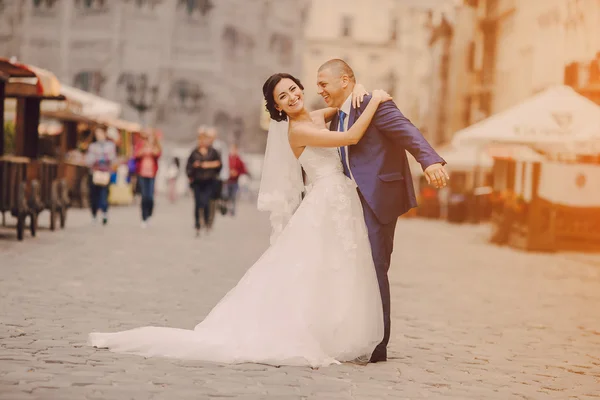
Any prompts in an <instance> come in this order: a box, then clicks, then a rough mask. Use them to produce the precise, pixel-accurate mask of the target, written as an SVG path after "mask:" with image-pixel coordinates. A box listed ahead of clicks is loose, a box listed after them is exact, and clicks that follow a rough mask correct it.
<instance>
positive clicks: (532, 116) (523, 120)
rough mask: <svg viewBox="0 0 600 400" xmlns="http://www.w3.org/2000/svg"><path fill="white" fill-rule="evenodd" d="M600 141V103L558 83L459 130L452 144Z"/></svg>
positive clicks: (564, 143)
mask: <svg viewBox="0 0 600 400" xmlns="http://www.w3.org/2000/svg"><path fill="white" fill-rule="evenodd" d="M599 140H600V106H598V105H597V104H595V103H594V102H592V101H591V100H588V99H587V98H585V97H584V96H582V95H580V94H578V93H577V92H575V91H574V90H573V89H572V88H570V87H568V86H564V85H558V86H554V87H551V88H549V89H546V90H544V91H543V92H540V93H538V94H536V95H534V96H532V97H530V98H529V99H527V100H525V101H523V102H522V103H520V104H518V105H516V106H514V107H511V108H509V109H508V110H505V111H502V112H500V113H498V114H495V115H493V116H491V117H489V118H487V119H485V120H483V121H480V122H478V123H476V124H474V125H471V126H469V127H467V128H465V129H462V130H460V131H458V132H457V133H456V134H455V136H454V139H453V140H452V144H453V145H454V146H456V147H461V146H465V145H482V144H491V143H516V144H528V145H532V146H534V147H535V145H545V146H546V148H548V146H549V145H550V146H557V147H556V148H559V147H560V146H570V145H574V144H580V145H581V144H586V143H590V144H592V143H597V142H598V141H599ZM550 148H551V147H550Z"/></svg>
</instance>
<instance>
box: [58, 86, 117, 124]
mask: <svg viewBox="0 0 600 400" xmlns="http://www.w3.org/2000/svg"><path fill="white" fill-rule="evenodd" d="M60 93H61V94H62V95H64V96H65V97H66V98H67V103H69V102H74V103H75V104H76V105H77V108H79V109H77V110H73V111H76V112H77V113H78V114H82V115H84V116H86V117H90V118H109V119H115V118H118V117H119V116H120V115H121V105H120V104H119V103H116V102H114V101H110V100H108V99H105V98H103V97H100V96H96V95H95V94H92V93H88V92H86V91H83V90H80V89H77V88H74V87H72V86H68V85H62V86H61V88H60Z"/></svg>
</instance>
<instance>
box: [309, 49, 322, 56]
mask: <svg viewBox="0 0 600 400" xmlns="http://www.w3.org/2000/svg"><path fill="white" fill-rule="evenodd" d="M310 52H311V54H312V56H313V57H315V58H318V57H321V56H322V55H323V52H322V51H321V49H312V50H311V51H310Z"/></svg>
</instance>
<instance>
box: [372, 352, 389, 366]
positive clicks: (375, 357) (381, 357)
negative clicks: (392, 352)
mask: <svg viewBox="0 0 600 400" xmlns="http://www.w3.org/2000/svg"><path fill="white" fill-rule="evenodd" d="M384 361H387V349H384V350H383V351H378V350H377V349H375V351H374V352H373V354H371V359H370V360H369V362H372V363H376V362H384Z"/></svg>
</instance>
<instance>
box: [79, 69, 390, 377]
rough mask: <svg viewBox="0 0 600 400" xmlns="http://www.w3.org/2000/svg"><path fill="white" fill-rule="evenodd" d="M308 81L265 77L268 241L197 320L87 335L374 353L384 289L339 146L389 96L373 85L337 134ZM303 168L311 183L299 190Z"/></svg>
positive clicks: (255, 355)
mask: <svg viewBox="0 0 600 400" xmlns="http://www.w3.org/2000/svg"><path fill="white" fill-rule="evenodd" d="M303 89H304V88H303V86H302V84H301V83H300V81H299V80H298V79H296V78H294V77H293V76H291V75H289V74H283V73H280V74H275V75H273V76H271V77H270V78H269V79H268V80H267V81H266V82H265V84H264V86H263V94H264V96H265V100H266V103H267V110H268V111H269V113H270V115H271V118H272V121H271V126H270V129H269V136H268V139H267V150H266V153H265V164H264V166H263V175H262V178H261V187H260V193H259V199H258V207H259V209H261V210H266V211H269V212H270V218H271V224H272V227H273V234H272V236H271V246H270V247H269V248H268V249H267V251H266V252H265V253H264V254H263V255H262V256H261V257H260V259H259V260H258V261H257V262H256V263H255V264H254V265H253V266H252V267H250V269H248V271H247V272H246V274H245V275H244V276H243V277H242V279H241V280H240V281H239V283H238V284H237V285H236V286H235V287H234V288H233V289H231V290H230V291H229V293H227V295H225V297H224V298H223V299H222V300H221V301H220V302H219V303H218V304H217V305H216V306H215V307H214V308H213V309H212V311H211V312H210V313H209V314H208V315H207V316H206V318H205V319H204V320H203V321H202V322H200V323H199V324H198V325H197V326H196V327H195V328H194V330H186V329H177V328H164V327H143V328H136V329H132V330H128V331H123V332H116V333H91V334H90V336H89V343H90V344H91V345H92V346H95V347H99V348H108V349H110V350H111V351H114V352H120V353H128V354H138V355H141V356H145V357H171V358H178V359H193V360H204V361H211V362H218V363H231V364H234V363H246V362H252V363H261V364H271V365H295V366H311V367H320V366H326V365H330V364H339V363H340V362H344V361H351V360H355V359H357V358H359V357H365V356H367V357H368V356H370V354H371V352H372V351H373V349H374V348H375V346H377V344H378V343H379V342H380V341H381V340H382V337H383V316H382V305H381V297H380V294H379V286H378V283H377V277H376V275H375V268H374V266H373V260H372V257H371V249H370V245H369V240H368V237H367V229H366V226H365V222H364V219H363V211H362V207H361V204H360V200H359V198H358V194H357V191H356V186H355V184H354V183H353V182H352V181H351V180H350V179H348V178H347V177H346V176H345V175H344V173H343V170H342V164H341V162H340V157H339V153H338V150H337V149H336V147H340V146H345V145H349V144H353V143H356V142H358V141H359V140H360V138H361V137H362V135H363V134H364V133H365V131H366V129H367V127H368V125H369V123H370V122H371V119H372V118H373V116H374V114H375V111H376V110H377V107H378V105H379V103H381V102H383V101H387V100H390V99H391V97H390V96H389V95H388V94H387V93H385V92H384V91H380V90H375V91H374V92H373V95H372V100H371V101H370V103H369V104H368V105H367V107H366V108H365V110H364V112H363V113H362V115H361V116H360V118H359V119H358V120H357V121H356V122H355V123H354V125H353V126H352V127H351V128H350V129H348V131H347V132H335V131H329V130H328V129H327V128H326V125H325V124H326V122H328V120H330V119H331V118H333V116H334V115H335V113H336V112H337V109H333V108H328V109H324V110H318V111H314V112H312V113H310V112H308V111H307V109H306V108H305V106H304V94H303V91H302V90H303ZM363 94H364V93H363ZM359 98H360V99H362V96H359ZM357 101H360V100H357ZM288 119H289V121H288ZM301 167H302V168H304V171H305V172H306V175H307V178H308V180H309V181H310V190H309V192H308V193H307V195H306V197H305V198H304V199H303V200H301V199H302V192H303V189H304V183H303V179H302V169H301Z"/></svg>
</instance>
